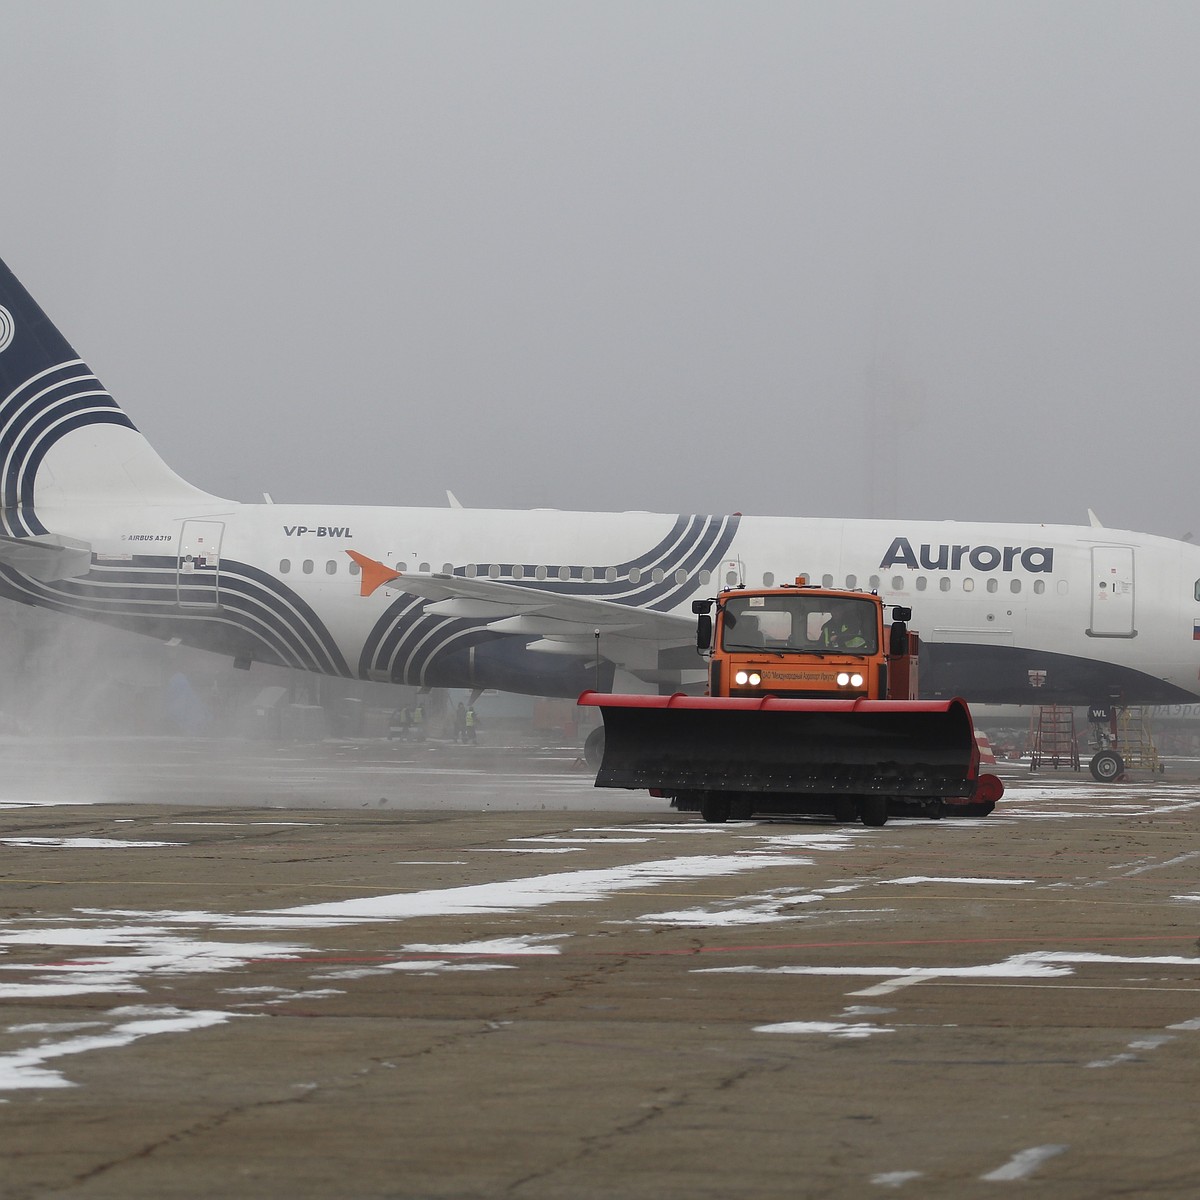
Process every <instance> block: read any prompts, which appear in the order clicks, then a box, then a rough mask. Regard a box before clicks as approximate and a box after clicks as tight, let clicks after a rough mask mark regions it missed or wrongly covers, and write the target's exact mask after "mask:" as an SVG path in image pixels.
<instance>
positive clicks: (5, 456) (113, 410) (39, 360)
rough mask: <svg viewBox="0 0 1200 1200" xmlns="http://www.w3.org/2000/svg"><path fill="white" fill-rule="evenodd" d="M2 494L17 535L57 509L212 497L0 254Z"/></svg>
mask: <svg viewBox="0 0 1200 1200" xmlns="http://www.w3.org/2000/svg"><path fill="white" fill-rule="evenodd" d="M0 498H2V500H3V517H4V525H5V527H6V528H7V531H8V532H10V533H13V534H16V535H18V536H22V535H23V536H28V535H31V534H33V535H36V534H41V533H46V532H48V531H49V530H48V528H47V526H46V524H45V523H44V521H45V520H46V519H53V518H52V514H53V510H55V509H60V508H70V507H75V506H79V505H85V504H97V503H100V504H120V503H130V504H164V503H165V504H188V503H191V502H196V503H205V502H212V501H214V500H216V499H217V498H216V497H214V496H210V495H209V494H208V493H206V492H203V491H200V490H199V489H198V488H194V487H192V485H191V484H189V483H187V482H185V481H184V480H183V479H181V478H180V477H179V476H178V475H176V474H175V472H174V471H172V470H171V469H170V468H169V467H168V466H167V465H166V463H164V462H163V460H162V459H161V458H159V456H158V454H157V453H156V452H155V450H154V449H153V447H152V446H151V445H150V443H149V442H148V441H147V440H146V439H145V438H144V437H143V436H142V435H141V434H140V433H139V432H138V430H137V429H136V427H135V426H134V424H133V422H132V421H130V419H129V418H128V417H127V416H126V415H125V414H124V413H123V412H122V411H121V409H120V408H119V407H118V405H117V403H116V401H115V400H114V399H113V398H112V396H110V395H109V394H108V392H107V391H106V390H105V388H104V385H103V384H102V383H101V382H100V381H99V380H98V379H97V378H96V376H95V375H94V374H93V373H92V371H91V369H90V368H89V367H88V365H87V364H86V363H85V362H84V361H83V360H82V359H81V358H80V357H79V355H78V354H76V353H75V351H74V350H73V349H72V347H71V345H70V343H69V342H67V340H66V339H65V338H64V337H63V335H62V334H61V333H59V331H58V330H57V329H56V328H55V327H54V325H53V323H52V322H51V321H50V319H49V318H48V317H47V316H46V314H45V313H44V312H43V311H42V310H41V308H39V307H38V305H37V304H36V303H35V301H34V300H33V298H32V297H31V296H30V295H29V293H28V292H27V291H26V290H25V288H24V287H22V286H21V284H20V283H19V282H18V280H17V278H16V277H15V276H14V275H13V273H12V272H11V271H10V270H9V269H8V267H7V266H6V265H5V263H4V262H2V261H0ZM38 514H41V517H39V515H38Z"/></svg>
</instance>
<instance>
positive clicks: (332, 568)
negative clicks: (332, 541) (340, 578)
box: [325, 558, 337, 575]
mask: <svg viewBox="0 0 1200 1200" xmlns="http://www.w3.org/2000/svg"><path fill="white" fill-rule="evenodd" d="M325 574H326V575H336V574H337V563H336V562H334V560H333V559H332V558H331V559H330V560H329V561H328V562H327V563H326V564H325Z"/></svg>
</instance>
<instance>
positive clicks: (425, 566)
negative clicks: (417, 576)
mask: <svg viewBox="0 0 1200 1200" xmlns="http://www.w3.org/2000/svg"><path fill="white" fill-rule="evenodd" d="M417 570H418V571H424V572H425V574H426V575H428V574H429V564H428V563H422V564H421V565H420V566H419V567H418V568H417Z"/></svg>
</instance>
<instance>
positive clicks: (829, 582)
mask: <svg viewBox="0 0 1200 1200" xmlns="http://www.w3.org/2000/svg"><path fill="white" fill-rule="evenodd" d="M821 586H822V587H830V588H831V587H833V576H832V575H822V576H821Z"/></svg>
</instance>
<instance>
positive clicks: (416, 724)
mask: <svg viewBox="0 0 1200 1200" xmlns="http://www.w3.org/2000/svg"><path fill="white" fill-rule="evenodd" d="M412 728H413V737H414V739H415V740H416V741H418V742H423V741H424V740H425V710H424V709H423V708H422V707H421V706H420V705H419V704H418V705H417V706H416V707H415V708H414V709H413V712H412Z"/></svg>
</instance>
